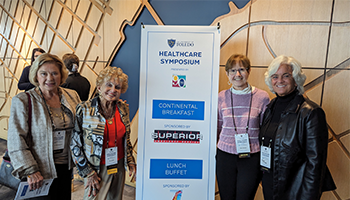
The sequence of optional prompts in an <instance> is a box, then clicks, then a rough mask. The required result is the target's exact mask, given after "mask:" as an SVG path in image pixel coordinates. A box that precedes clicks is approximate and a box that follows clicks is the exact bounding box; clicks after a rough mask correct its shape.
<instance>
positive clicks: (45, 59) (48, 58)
mask: <svg viewBox="0 0 350 200" xmlns="http://www.w3.org/2000/svg"><path fill="white" fill-rule="evenodd" d="M46 63H52V64H55V65H56V66H57V67H58V69H59V70H60V73H61V83H60V85H61V84H62V83H64V82H65V81H66V79H67V77H68V72H67V70H66V68H65V67H64V64H63V62H62V60H61V59H60V58H59V57H58V56H56V55H53V54H50V53H43V54H41V55H40V56H39V57H38V58H37V59H35V61H34V62H33V65H32V66H31V67H30V71H29V81H30V83H31V84H33V85H35V86H39V82H38V79H37V77H36V76H37V73H38V71H39V69H40V67H41V66H43V65H44V64H46Z"/></svg>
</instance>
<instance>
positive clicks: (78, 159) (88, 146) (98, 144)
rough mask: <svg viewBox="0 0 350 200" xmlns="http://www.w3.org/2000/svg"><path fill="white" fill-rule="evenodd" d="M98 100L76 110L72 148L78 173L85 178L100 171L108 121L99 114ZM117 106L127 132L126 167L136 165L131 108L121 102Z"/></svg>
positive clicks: (125, 138)
mask: <svg viewBox="0 0 350 200" xmlns="http://www.w3.org/2000/svg"><path fill="white" fill-rule="evenodd" d="M98 98H99V97H95V98H93V99H90V100H89V101H85V102H82V103H80V104H79V105H78V106H77V108H76V112H77V115H76V121H75V127H74V130H73V135H72V141H71V145H70V147H71V150H72V156H73V160H74V162H75V165H76V167H77V169H78V173H79V175H80V176H81V177H83V178H85V177H86V176H87V175H88V174H90V173H91V172H92V171H93V170H95V171H96V172H97V173H98V172H99V170H100V162H101V154H102V148H103V139H104V138H103V134H104V129H105V124H106V120H105V118H104V117H103V116H102V115H101V114H100V113H99V110H98ZM117 106H118V109H119V113H120V116H121V119H122V122H123V123H124V125H125V131H126V134H125V137H124V149H125V151H124V152H125V158H124V159H125V161H126V162H125V166H126V165H127V164H135V159H134V157H133V155H132V150H133V148H132V145H131V142H130V120H129V106H128V105H127V104H126V103H124V102H121V101H118V103H117Z"/></svg>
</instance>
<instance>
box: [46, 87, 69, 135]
mask: <svg viewBox="0 0 350 200" xmlns="http://www.w3.org/2000/svg"><path fill="white" fill-rule="evenodd" d="M57 90H58V96H59V101H60V105H61V117H62V118H61V119H62V120H63V127H66V119H65V117H64V114H63V112H64V111H63V106H62V102H61V95H62V92H61V91H60V90H59V89H58V88H57ZM39 92H40V94H41V97H42V98H43V100H44V103H45V106H46V109H47V110H48V111H49V116H50V120H51V125H52V127H53V129H55V128H56V126H55V124H54V123H53V119H52V110H51V108H50V106H48V105H47V103H46V100H45V97H44V94H43V92H42V91H41V89H40V87H39ZM56 115H57V113H56ZM57 116H59V115H57Z"/></svg>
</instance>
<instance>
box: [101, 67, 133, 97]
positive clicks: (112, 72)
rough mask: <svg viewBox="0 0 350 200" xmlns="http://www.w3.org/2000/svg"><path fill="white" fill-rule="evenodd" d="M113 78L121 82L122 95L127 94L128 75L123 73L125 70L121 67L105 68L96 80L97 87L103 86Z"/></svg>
mask: <svg viewBox="0 0 350 200" xmlns="http://www.w3.org/2000/svg"><path fill="white" fill-rule="evenodd" d="M111 78H114V79H118V80H119V82H120V83H121V84H122V88H121V93H125V92H126V90H127V89H128V86H129V85H128V75H126V74H125V73H124V72H123V70H122V69H121V68H119V67H111V66H108V67H106V68H104V69H103V70H102V71H100V73H99V74H98V77H97V79H96V86H97V87H100V86H102V85H103V84H104V83H105V82H107V81H109V80H111Z"/></svg>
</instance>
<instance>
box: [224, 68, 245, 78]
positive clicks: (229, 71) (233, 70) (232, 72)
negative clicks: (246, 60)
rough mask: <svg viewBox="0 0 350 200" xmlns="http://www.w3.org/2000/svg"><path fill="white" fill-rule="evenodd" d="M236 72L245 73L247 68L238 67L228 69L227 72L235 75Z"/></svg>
mask: <svg viewBox="0 0 350 200" xmlns="http://www.w3.org/2000/svg"><path fill="white" fill-rule="evenodd" d="M237 72H239V73H240V74H244V73H247V69H246V68H239V69H230V70H228V74H229V75H231V76H232V75H236V74H237Z"/></svg>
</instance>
